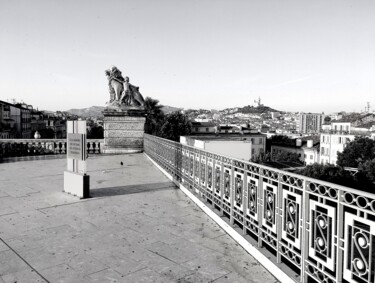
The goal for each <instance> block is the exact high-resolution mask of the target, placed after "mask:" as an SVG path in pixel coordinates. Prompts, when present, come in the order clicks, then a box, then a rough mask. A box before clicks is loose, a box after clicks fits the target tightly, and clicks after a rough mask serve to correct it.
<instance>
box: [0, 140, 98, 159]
mask: <svg viewBox="0 0 375 283" xmlns="http://www.w3.org/2000/svg"><path fill="white" fill-rule="evenodd" d="M103 142H104V140H100V139H89V140H87V153H89V154H99V153H101V144H103ZM66 150H67V142H66V139H0V157H18V156H32V155H47V154H66Z"/></svg>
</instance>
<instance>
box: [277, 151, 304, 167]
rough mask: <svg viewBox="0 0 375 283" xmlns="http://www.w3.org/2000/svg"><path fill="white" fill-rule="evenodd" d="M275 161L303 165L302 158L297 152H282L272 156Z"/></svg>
mask: <svg viewBox="0 0 375 283" xmlns="http://www.w3.org/2000/svg"><path fill="white" fill-rule="evenodd" d="M272 160H273V161H278V162H295V163H301V164H302V161H301V160H300V156H299V155H298V154H297V153H295V152H287V151H281V152H278V153H276V154H273V155H272Z"/></svg>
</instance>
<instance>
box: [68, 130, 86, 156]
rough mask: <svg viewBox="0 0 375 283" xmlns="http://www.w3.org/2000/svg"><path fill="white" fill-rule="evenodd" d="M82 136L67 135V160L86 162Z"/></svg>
mask: <svg viewBox="0 0 375 283" xmlns="http://www.w3.org/2000/svg"><path fill="white" fill-rule="evenodd" d="M84 140H85V139H84V135H83V134H68V158H72V159H76V160H86V154H85V150H84V149H85V144H84Z"/></svg>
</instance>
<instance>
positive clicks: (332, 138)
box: [320, 121, 373, 165]
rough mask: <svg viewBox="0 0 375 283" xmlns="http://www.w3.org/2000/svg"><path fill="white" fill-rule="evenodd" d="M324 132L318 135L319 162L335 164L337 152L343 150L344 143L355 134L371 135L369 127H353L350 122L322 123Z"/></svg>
mask: <svg viewBox="0 0 375 283" xmlns="http://www.w3.org/2000/svg"><path fill="white" fill-rule="evenodd" d="M323 129H324V132H323V133H322V134H321V135H320V163H321V164H333V165H336V164H337V153H338V152H343V151H344V149H345V147H346V145H347V144H348V143H350V142H351V141H353V140H354V139H355V137H356V136H369V137H372V136H373V135H372V132H371V131H370V129H371V128H355V127H352V125H351V123H350V122H345V121H342V122H339V121H335V122H332V123H331V124H330V125H324V127H323Z"/></svg>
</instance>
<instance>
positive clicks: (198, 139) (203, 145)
mask: <svg viewBox="0 0 375 283" xmlns="http://www.w3.org/2000/svg"><path fill="white" fill-rule="evenodd" d="M180 143H182V144H184V145H190V146H194V147H196V148H199V149H204V150H207V151H209V152H212V153H216V154H222V155H226V156H229V157H232V158H237V159H241V160H246V161H249V160H251V159H252V158H253V157H255V156H257V155H259V154H260V153H264V152H265V149H266V136H265V135H262V134H260V133H257V134H251V133H250V134H224V135H204V136H203V135H201V136H182V137H180Z"/></svg>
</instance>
